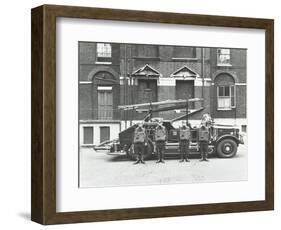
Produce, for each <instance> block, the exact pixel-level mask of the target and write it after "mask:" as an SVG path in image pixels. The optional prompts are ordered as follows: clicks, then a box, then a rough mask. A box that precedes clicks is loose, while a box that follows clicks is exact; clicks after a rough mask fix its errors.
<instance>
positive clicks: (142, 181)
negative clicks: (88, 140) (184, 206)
mask: <svg viewBox="0 0 281 230" xmlns="http://www.w3.org/2000/svg"><path fill="white" fill-rule="evenodd" d="M241 180H247V146H246V145H240V146H239V148H238V152H237V155H236V156H235V157H234V158H231V159H221V158H211V159H210V161H209V162H199V156H198V157H193V158H192V159H191V161H190V162H189V163H179V160H178V159H177V158H176V157H174V158H170V159H167V160H166V163H165V164H156V163H155V160H149V161H146V164H145V165H142V164H137V165H134V164H133V161H131V160H128V159H126V157H125V156H113V155H108V154H107V153H106V152H105V151H94V150H93V149H92V148H82V149H81V152H80V186H81V187H105V186H129V185H153V184H171V183H204V182H223V181H241Z"/></svg>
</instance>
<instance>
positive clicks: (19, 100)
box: [0, 0, 281, 230]
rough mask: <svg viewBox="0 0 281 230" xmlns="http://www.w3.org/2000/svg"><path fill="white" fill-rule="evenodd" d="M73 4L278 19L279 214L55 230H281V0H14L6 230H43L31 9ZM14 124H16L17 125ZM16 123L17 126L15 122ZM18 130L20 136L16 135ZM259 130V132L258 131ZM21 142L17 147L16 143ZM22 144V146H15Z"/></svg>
mask: <svg viewBox="0 0 281 230" xmlns="http://www.w3.org/2000/svg"><path fill="white" fill-rule="evenodd" d="M41 4H68V5H85V6H96V7H111V8H128V9H138V10H155V11H175V12H186V13H199V14H213V15H216V14H219V15H233V16H246V17H265V18H275V42H276V45H275V47H276V48H275V63H276V65H275V76H278V77H276V79H275V86H276V87H277V88H276V90H275V92H276V93H275V100H276V102H275V106H276V107H275V112H276V114H275V117H276V118H277V119H276V120H275V122H276V123H275V124H276V128H275V138H276V141H275V143H276V146H275V153H276V154H275V162H276V163H275V175H276V179H275V183H276V185H275V194H276V202H275V207H276V210H275V211H273V212H272V211H270V212H252V213H236V214H227V215H207V216H193V217H177V218H165V219H151V220H131V221H119V222H107V223H106V222H103V223H94V224H93V223H89V224H75V225H67V226H64V225H60V226H53V227H50V229H79V230H80V229H81V230H83V229H93V228H95V229H123V230H126V229H134V230H137V229H148V228H157V229H162V230H164V229H176V228H178V229H217V230H220V229H227V230H237V229H264V228H267V229H279V228H280V227H277V226H278V225H279V226H280V223H281V219H280V215H281V210H280V209H281V199H280V195H279V194H280V193H281V181H280V176H279V175H281V157H280V154H279V153H280V152H281V148H280V145H279V143H280V141H279V140H280V138H281V133H280V131H281V130H280V129H281V123H280V119H278V118H279V117H281V105H280V98H281V90H280V89H279V88H280V85H281V78H280V77H279V76H281V68H280V64H279V63H280V54H281V50H280V40H281V14H280V6H279V5H280V4H279V1H276V0H267V1H265V0H263V1H260V0H256V1H244V0H236V1H227V2H226V1H225V0H209V1H207V0H197V1H194V0H185V1H182V0H165V1H164V0H142V1H130V0H107V1H103V0H76V1H71V0H29V1H20V0H9V1H2V3H1V7H0V17H1V20H0V23H1V36H0V39H1V42H0V51H1V55H0V63H1V84H0V94H1V97H0V98H1V100H0V103H1V107H0V108H1V115H0V116H1V119H0V127H1V161H0V162H1V163H0V164H1V165H0V175H1V190H0V193H1V195H0V204H1V206H0V216H1V221H0V228H1V229H30V230H31V229H43V227H42V226H40V225H38V224H35V223H32V222H30V221H29V220H28V219H29V216H30V148H31V143H30V8H31V7H35V6H38V5H41ZM11 121H12V122H11ZM15 121H16V122H15ZM15 130H16V132H15ZM257 130H258V129H257ZM15 141H16V142H15ZM15 143H16V145H15Z"/></svg>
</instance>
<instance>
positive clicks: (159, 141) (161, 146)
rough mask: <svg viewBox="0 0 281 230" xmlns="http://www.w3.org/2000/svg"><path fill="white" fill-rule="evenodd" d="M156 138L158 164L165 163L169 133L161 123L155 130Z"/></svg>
mask: <svg viewBox="0 0 281 230" xmlns="http://www.w3.org/2000/svg"><path fill="white" fill-rule="evenodd" d="M154 138H155V142H156V152H157V155H158V161H157V162H156V163H165V162H164V153H165V146H166V138H167V132H166V128H165V127H164V126H163V125H162V124H161V123H159V124H158V125H157V126H156V128H155V133H154Z"/></svg>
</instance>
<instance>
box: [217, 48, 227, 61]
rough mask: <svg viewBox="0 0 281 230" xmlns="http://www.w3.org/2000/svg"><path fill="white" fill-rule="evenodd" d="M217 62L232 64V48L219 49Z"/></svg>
mask: <svg viewBox="0 0 281 230" xmlns="http://www.w3.org/2000/svg"><path fill="white" fill-rule="evenodd" d="M217 62H218V64H219V65H226V64H228V65H229V64H230V49H218V52H217Z"/></svg>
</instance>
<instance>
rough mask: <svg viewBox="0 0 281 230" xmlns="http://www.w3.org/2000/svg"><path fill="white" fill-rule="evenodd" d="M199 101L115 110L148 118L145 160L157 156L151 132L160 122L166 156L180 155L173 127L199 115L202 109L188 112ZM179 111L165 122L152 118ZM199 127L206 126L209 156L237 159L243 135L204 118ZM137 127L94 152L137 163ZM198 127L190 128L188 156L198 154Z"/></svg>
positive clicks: (159, 103)
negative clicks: (165, 135)
mask: <svg viewBox="0 0 281 230" xmlns="http://www.w3.org/2000/svg"><path fill="white" fill-rule="evenodd" d="M201 101H203V99H200V98H192V99H186V100H184V99H180V100H167V101H160V102H150V103H143V104H133V105H124V106H119V107H118V108H119V109H122V110H136V111H140V112H147V115H146V116H145V117H144V119H143V121H141V123H142V125H143V126H144V128H145V132H146V135H147V137H148V138H147V143H146V145H145V149H146V151H145V154H144V158H145V159H151V158H153V157H154V156H155V155H156V151H155V140H154V131H155V128H156V126H157V125H158V124H159V122H161V123H162V124H163V125H164V126H165V128H166V130H167V132H168V140H167V143H166V151H165V154H179V152H178V149H179V128H176V127H174V125H173V124H174V123H175V122H177V121H181V120H186V123H187V124H188V117H189V116H190V115H192V114H194V113H197V112H200V111H202V110H203V109H204V107H199V108H198V109H193V110H191V109H189V103H195V102H201ZM178 109H185V114H184V115H182V116H179V117H176V118H174V119H172V120H168V121H166V120H163V119H162V118H155V117H154V118H153V114H154V113H156V112H164V111H169V110H178ZM206 117H207V119H206ZM202 123H204V125H206V126H207V128H208V129H209V133H210V141H209V147H208V152H209V154H212V155H214V156H217V157H220V158H231V157H234V156H235V155H236V153H237V149H238V147H239V145H240V144H244V141H243V135H242V134H241V133H240V132H239V128H238V127H236V126H233V125H221V124H216V123H214V122H213V120H212V119H211V118H210V117H209V116H204V115H203V118H202V120H201V123H200V124H202ZM138 124H139V123H136V124H134V125H132V126H130V127H129V128H127V129H125V130H123V131H121V132H120V133H119V138H118V139H115V140H113V141H107V142H104V143H101V144H100V145H99V146H95V150H99V149H106V148H108V149H109V150H110V153H113V152H119V153H123V154H126V155H127V157H128V158H130V159H136V155H135V154H134V144H133V136H134V131H135V128H136V127H137V126H138ZM200 124H198V125H197V126H194V127H191V126H190V128H191V140H190V154H196V153H199V145H198V130H199V127H200Z"/></svg>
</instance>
